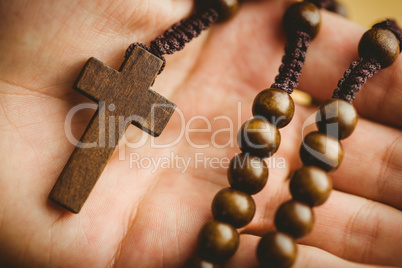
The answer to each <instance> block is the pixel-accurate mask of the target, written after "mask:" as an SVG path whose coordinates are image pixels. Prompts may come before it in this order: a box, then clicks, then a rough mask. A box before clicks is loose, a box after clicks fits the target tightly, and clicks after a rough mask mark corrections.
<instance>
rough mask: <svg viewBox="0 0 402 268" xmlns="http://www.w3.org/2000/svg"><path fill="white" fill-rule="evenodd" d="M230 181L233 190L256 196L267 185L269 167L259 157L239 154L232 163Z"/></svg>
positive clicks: (229, 169) (229, 172)
mask: <svg viewBox="0 0 402 268" xmlns="http://www.w3.org/2000/svg"><path fill="white" fill-rule="evenodd" d="M228 180H229V183H230V185H231V186H232V188H234V189H237V190H240V191H242V192H245V193H248V194H256V193H258V192H259V191H261V190H262V189H263V188H264V186H265V184H266V183H267V180H268V166H267V164H266V163H265V161H264V160H262V159H260V158H258V157H255V156H252V155H249V154H238V155H236V156H235V157H233V158H232V160H231V161H230V164H229V168H228Z"/></svg>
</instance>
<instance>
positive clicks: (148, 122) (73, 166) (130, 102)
mask: <svg viewBox="0 0 402 268" xmlns="http://www.w3.org/2000/svg"><path fill="white" fill-rule="evenodd" d="M161 65H162V61H161V60H160V59H159V58H157V57H155V56H154V55H152V54H151V53H149V52H147V51H146V50H144V49H142V48H140V47H138V46H137V47H135V49H134V50H133V51H132V53H131V54H130V56H129V57H128V58H127V59H126V60H125V61H124V62H123V64H122V66H121V67H120V70H119V71H116V70H114V69H112V68H110V67H109V66H107V65H105V64H104V63H102V62H101V61H99V60H97V59H95V58H90V59H89V60H88V61H87V63H86V64H85V66H84V68H83V69H82V71H81V73H80V75H79V76H78V78H77V81H76V82H75V84H74V89H75V90H77V91H78V92H80V93H81V94H83V95H85V96H87V97H88V98H90V99H91V100H93V101H95V102H98V103H99V107H98V110H97V111H96V112H95V115H94V116H93V117H92V119H91V121H90V123H89V124H88V126H87V128H86V130H85V132H84V134H83V135H82V137H81V139H80V142H79V143H78V144H77V147H76V148H75V149H74V151H73V153H72V155H71V156H70V159H69V160H68V162H67V164H66V166H65V167H64V169H63V171H62V172H61V174H60V176H59V178H58V180H57V182H56V184H55V185H54V187H53V189H52V191H51V192H50V195H49V199H50V200H52V201H54V202H55V203H57V204H59V205H60V206H62V207H64V208H65V209H67V210H69V211H71V212H73V213H79V211H80V210H81V208H82V206H83V204H84V203H85V201H86V199H87V198H88V196H89V194H90V192H91V190H92V189H93V187H94V186H95V184H96V182H97V180H98V179H99V177H100V175H101V174H102V172H103V170H104V168H105V166H106V164H107V162H108V160H109V159H110V157H111V156H112V154H113V152H114V150H115V147H116V146H117V145H118V143H119V140H120V139H121V137H122V136H123V135H124V133H125V131H126V129H127V128H128V126H129V125H130V124H131V123H132V124H134V125H136V126H138V127H140V128H141V129H143V130H144V131H146V132H148V133H150V134H151V135H153V136H159V135H160V134H161V133H162V131H163V129H164V128H165V126H166V124H167V122H168V121H169V119H170V117H171V116H172V114H173V112H174V109H175V107H176V106H175V105H174V104H173V103H172V102H170V101H169V100H167V99H165V98H164V97H163V96H161V95H159V94H158V93H156V92H154V91H152V90H150V89H149V87H150V86H151V85H152V83H153V81H154V79H155V78H156V75H157V74H158V71H159V68H160V67H161Z"/></svg>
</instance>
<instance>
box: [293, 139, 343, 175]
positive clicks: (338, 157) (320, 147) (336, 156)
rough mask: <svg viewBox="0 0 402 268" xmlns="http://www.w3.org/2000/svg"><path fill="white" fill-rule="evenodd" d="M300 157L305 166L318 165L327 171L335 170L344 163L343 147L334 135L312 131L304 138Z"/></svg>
mask: <svg viewBox="0 0 402 268" xmlns="http://www.w3.org/2000/svg"><path fill="white" fill-rule="evenodd" d="M300 158H301V160H302V162H303V164H304V165H305V166H317V167H319V168H321V169H323V170H325V171H333V170H335V169H337V168H338V167H339V166H340V164H341V163H342V160H343V147H342V144H341V143H340V142H339V141H338V140H337V139H335V138H333V137H330V136H327V135H325V134H323V133H320V132H311V133H309V134H307V136H306V137H304V139H303V144H302V146H301V147H300Z"/></svg>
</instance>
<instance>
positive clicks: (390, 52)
mask: <svg viewBox="0 0 402 268" xmlns="http://www.w3.org/2000/svg"><path fill="white" fill-rule="evenodd" d="M399 52H400V50H399V41H398V39H397V38H396V36H395V34H394V33H393V32H391V31H390V30H387V29H382V28H372V29H370V30H368V31H367V32H366V33H365V34H364V35H363V36H362V38H361V39H360V43H359V56H360V57H362V58H367V59H368V58H374V59H375V60H377V61H378V62H379V63H380V64H381V68H386V67H388V66H390V65H391V64H392V63H393V62H394V61H395V60H396V59H397V58H398V55H399Z"/></svg>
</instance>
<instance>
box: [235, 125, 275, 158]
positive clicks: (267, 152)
mask: <svg viewBox="0 0 402 268" xmlns="http://www.w3.org/2000/svg"><path fill="white" fill-rule="evenodd" d="M237 140H238V143H239V147H240V149H241V150H242V152H243V153H250V154H252V155H254V156H258V157H261V158H264V157H270V156H272V155H273V154H274V153H275V152H276V151H277V150H278V148H279V144H280V142H281V134H280V133H279V131H278V129H277V128H276V127H275V126H274V125H272V124H271V123H269V122H268V121H266V120H263V119H259V118H254V119H251V120H248V121H246V122H245V123H244V124H243V126H242V127H241V129H240V131H239V134H238V136H237Z"/></svg>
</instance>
